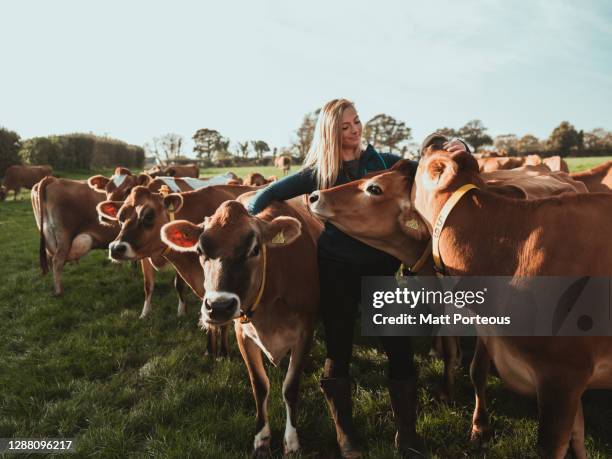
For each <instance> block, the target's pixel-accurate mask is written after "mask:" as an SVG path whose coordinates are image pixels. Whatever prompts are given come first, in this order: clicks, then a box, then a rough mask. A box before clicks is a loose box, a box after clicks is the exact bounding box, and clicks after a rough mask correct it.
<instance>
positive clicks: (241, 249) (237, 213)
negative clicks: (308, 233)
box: [161, 201, 301, 325]
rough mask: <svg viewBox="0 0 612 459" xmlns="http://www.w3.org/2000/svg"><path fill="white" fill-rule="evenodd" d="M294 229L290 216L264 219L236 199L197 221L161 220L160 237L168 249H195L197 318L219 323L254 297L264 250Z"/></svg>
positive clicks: (287, 240) (297, 228) (297, 230)
mask: <svg viewBox="0 0 612 459" xmlns="http://www.w3.org/2000/svg"><path fill="white" fill-rule="evenodd" d="M300 234H301V224H300V222H299V221H298V220H296V219H295V218H292V217H276V218H274V219H272V220H271V221H265V220H263V219H261V218H257V217H253V216H251V215H249V214H248V212H247V211H246V209H245V208H244V206H243V205H242V204H241V203H239V202H238V201H226V202H224V203H223V204H221V206H219V208H218V209H217V211H216V212H215V213H214V214H213V215H212V216H211V217H207V218H206V219H205V220H204V222H203V223H202V224H200V225H194V224H193V223H190V222H187V221H184V220H180V221H175V222H172V223H168V224H166V225H164V227H163V228H162V234H161V237H162V239H163V240H164V242H166V244H168V246H169V247H170V248H172V249H173V250H178V251H185V252H197V253H198V254H199V257H200V263H201V265H202V268H203V269H204V289H205V290H206V295H205V296H204V301H203V303H202V311H201V312H202V317H201V320H202V323H203V324H204V325H220V324H223V323H226V322H228V321H230V320H232V319H236V318H238V317H240V315H241V313H243V312H247V311H248V310H249V309H250V308H251V307H252V305H253V303H254V302H255V301H256V298H257V295H258V293H259V290H260V288H261V286H262V279H263V266H264V257H266V256H267V255H266V254H264V252H267V251H268V250H279V248H282V247H283V246H285V245H286V244H291V243H292V242H293V241H295V240H296V239H297V238H298V237H299V236H300Z"/></svg>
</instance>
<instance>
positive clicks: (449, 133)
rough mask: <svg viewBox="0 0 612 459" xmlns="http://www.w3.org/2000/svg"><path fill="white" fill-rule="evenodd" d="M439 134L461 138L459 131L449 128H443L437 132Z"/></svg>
mask: <svg viewBox="0 0 612 459" xmlns="http://www.w3.org/2000/svg"><path fill="white" fill-rule="evenodd" d="M436 132H437V133H439V134H442V135H445V136H446V137H459V131H457V130H456V129H453V128H449V127H443V128H441V129H437V130H436Z"/></svg>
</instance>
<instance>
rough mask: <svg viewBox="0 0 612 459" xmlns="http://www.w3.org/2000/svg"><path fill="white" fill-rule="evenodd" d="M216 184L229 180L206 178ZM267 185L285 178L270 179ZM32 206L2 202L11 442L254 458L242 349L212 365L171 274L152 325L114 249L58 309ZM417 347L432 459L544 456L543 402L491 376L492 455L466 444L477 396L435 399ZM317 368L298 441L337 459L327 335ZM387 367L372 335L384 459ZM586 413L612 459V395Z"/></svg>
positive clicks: (3, 402) (359, 360) (192, 311)
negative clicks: (327, 392)
mask: <svg viewBox="0 0 612 459" xmlns="http://www.w3.org/2000/svg"><path fill="white" fill-rule="evenodd" d="M598 160H599V161H602V160H603V158H598ZM584 164H586V162H585V160H584V159H581V161H580V162H578V161H576V162H575V163H574V162H573V161H572V167H580V166H582V165H584ZM270 169H274V168H270ZM234 171H236V169H234ZM102 172H103V171H102ZM106 172H108V171H106ZM220 172H223V171H220ZM236 172H238V173H239V175H245V174H246V173H247V172H248V171H244V170H241V171H236ZM209 173H210V175H214V174H215V173H219V170H215V171H210V172H209V171H204V172H203V174H202V175H208V174H209ZM269 174H270V175H271V174H275V173H274V172H267V171H266V172H265V174H264V175H269ZM62 175H63V176H65V177H66V176H70V177H73V178H83V177H86V176H87V175H89V174H79V173H71V174H66V173H63V174H62ZM275 175H279V176H280V175H281V174H279V173H278V172H277V173H276V174H275ZM23 198H25V199H23ZM27 198H28V195H27V193H22V200H21V201H18V202H16V203H15V202H12V200H10V201H7V202H5V203H0V250H1V253H2V263H1V264H0V317H1V318H2V320H0V364H1V367H0V437H16V436H18V437H75V438H76V446H77V457H100V458H107V457H110V458H114V457H117V458H123V457H171V458H208V457H209V458H221V457H222V458H241V457H245V456H246V455H247V454H248V453H249V452H250V448H251V445H252V439H253V435H254V434H255V432H254V428H255V425H254V414H255V406H254V402H253V398H252V393H251V388H250V385H249V383H248V378H247V372H246V370H245V368H244V365H243V363H242V360H241V358H240V355H239V353H238V350H237V348H236V346H235V343H234V342H233V340H232V352H231V356H230V357H229V358H228V359H220V360H212V359H210V358H209V357H206V356H205V355H204V350H205V339H204V336H203V333H202V332H201V331H200V330H199V328H198V327H197V324H196V323H197V319H198V311H199V307H200V304H199V301H198V300H197V298H196V297H195V296H194V295H193V294H190V296H189V297H188V307H187V315H186V316H185V317H183V318H180V319H179V318H177V317H176V315H175V314H176V296H175V294H174V293H173V288H172V286H171V284H172V283H171V280H172V275H171V273H170V272H164V273H161V274H160V275H159V276H158V282H157V286H156V291H155V294H154V311H153V314H152V316H151V317H150V318H149V319H146V320H139V319H138V315H139V313H140V309H141V306H142V300H143V293H142V283H141V280H140V277H141V276H140V273H139V272H138V271H135V270H133V268H131V266H129V265H116V264H112V263H111V262H110V261H109V260H108V259H107V257H106V253H105V252H104V251H96V252H93V253H91V254H89V255H88V256H86V257H85V258H83V259H82V260H81V261H80V262H79V263H78V264H70V265H68V266H67V267H66V269H65V274H64V287H65V291H66V293H65V294H64V296H63V297H62V298H54V297H53V296H52V295H51V278H50V277H49V276H47V277H43V276H41V274H40V270H39V268H38V256H37V253H38V234H37V231H36V227H35V223H34V218H33V216H32V212H31V207H30V203H29V200H27ZM415 341H416V348H417V365H418V367H419V368H420V377H419V383H420V386H419V387H420V388H419V401H420V405H421V411H420V414H419V419H418V425H417V429H418V430H419V432H420V433H421V434H422V435H423V437H424V439H425V440H426V442H427V445H428V448H429V455H430V456H431V457H436V458H463V457H487V458H506V457H508V458H526V457H534V456H535V452H534V450H533V449H532V447H533V445H534V444H535V441H536V429H537V422H536V405H535V402H534V401H532V400H528V399H525V398H523V397H519V396H517V395H514V394H513V393H511V392H509V391H508V390H506V389H504V388H503V385H502V384H501V382H500V381H499V379H497V378H496V377H490V383H489V390H488V394H489V400H490V408H491V414H492V425H493V428H494V436H493V438H492V439H491V441H490V442H489V443H488V444H487V445H486V446H485V447H483V448H476V447H472V446H471V445H470V444H469V443H468V441H467V439H468V432H469V427H470V419H471V412H472V409H473V392H472V389H471V384H470V382H469V378H468V376H467V372H466V371H465V369H464V370H463V371H461V372H460V375H459V377H458V388H457V401H456V402H455V403H453V404H449V405H446V404H442V403H440V402H438V401H436V399H435V397H434V395H433V394H434V389H435V386H436V384H437V383H438V381H439V380H440V377H441V372H442V365H441V363H440V362H439V361H432V360H429V359H428V358H426V354H427V350H428V342H427V341H423V340H415ZM313 358H314V366H313V367H314V368H313V369H312V370H310V371H309V372H307V373H306V374H305V375H304V377H303V380H302V390H301V410H300V417H299V424H298V431H299V433H300V436H301V443H302V447H303V457H310V458H315V457H316V458H319V457H325V458H326V457H334V445H335V434H334V431H333V427H332V424H331V421H330V420H329V417H328V414H327V410H326V407H325V404H324V400H323V397H322V395H321V393H320V391H319V389H318V383H317V381H318V378H319V376H320V372H321V370H320V369H321V366H322V363H323V359H324V347H323V345H322V341H321V338H320V334H319V337H318V338H317V339H316V340H315V346H314V349H313ZM385 360H386V359H385V357H384V354H383V353H382V351H381V350H380V349H379V348H378V347H377V343H376V341H371V340H368V339H365V338H361V339H360V340H359V342H358V344H357V345H356V346H355V350H354V361H353V368H352V372H353V376H354V379H355V381H356V383H357V389H356V395H355V397H354V400H355V418H356V423H357V427H358V430H359V433H360V434H361V436H362V438H364V439H366V445H367V452H368V456H369V457H373V458H386V457H394V453H393V450H392V448H391V447H390V445H391V442H392V438H393V433H394V429H393V422H392V415H391V411H390V408H389V399H388V395H387V391H386V389H385V366H386V362H385ZM267 368H268V372H269V375H270V379H271V385H272V392H271V396H270V402H269V406H270V419H271V427H272V435H273V442H272V446H273V454H274V455H275V456H280V455H281V454H282V435H283V429H284V423H285V409H284V405H283V403H282V397H281V393H280V387H281V382H282V378H283V376H284V371H285V368H286V362H285V365H282V366H281V367H280V368H274V367H272V366H271V365H269V364H268V365H267ZM584 406H585V418H586V432H587V446H588V450H589V454H590V456H591V457H594V458H609V457H612V424H611V423H610V420H611V419H612V394H611V393H610V392H604V391H592V392H589V393H587V394H586V395H585V396H584ZM67 457H74V456H67Z"/></svg>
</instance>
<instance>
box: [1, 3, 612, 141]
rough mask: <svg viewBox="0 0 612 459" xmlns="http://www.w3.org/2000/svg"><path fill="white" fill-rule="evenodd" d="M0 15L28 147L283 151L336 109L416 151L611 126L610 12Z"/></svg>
mask: <svg viewBox="0 0 612 459" xmlns="http://www.w3.org/2000/svg"><path fill="white" fill-rule="evenodd" d="M0 18H2V26H1V27H0V43H2V47H1V50H2V52H1V55H0V59H1V61H0V62H2V66H1V67H0V95H1V97H0V125H3V126H5V127H8V128H10V129H13V130H16V131H17V132H18V133H19V134H20V135H21V136H22V137H24V138H27V137H31V136H36V135H48V134H62V133H67V132H90V131H91V132H94V133H96V134H105V133H106V134H108V135H110V136H113V137H116V138H120V139H123V140H125V141H128V142H130V143H135V144H143V143H144V142H147V141H149V140H150V139H151V138H152V137H154V136H159V135H161V134H164V133H167V132H176V133H178V134H181V135H183V136H185V137H186V138H190V137H191V136H192V135H193V133H194V132H195V131H196V130H197V129H198V128H203V127H206V128H213V129H217V130H219V131H220V132H221V133H222V134H223V135H225V136H228V137H229V138H230V139H231V140H232V145H233V144H234V142H235V141H237V140H245V139H262V140H265V141H267V142H268V143H270V145H272V146H279V147H280V146H284V145H288V144H289V143H290V141H291V139H292V138H293V136H294V132H295V130H296V128H297V127H298V126H299V124H300V122H301V120H302V117H303V116H304V114H305V113H306V112H308V111H312V110H314V109H316V108H317V107H320V106H321V105H322V104H323V103H324V102H325V101H327V100H329V99H332V98H336V97H347V98H349V99H352V100H353V101H355V103H356V104H357V108H358V110H359V111H360V114H361V117H362V118H363V119H364V120H367V119H369V118H371V117H372V116H374V115H376V114H378V113H381V112H384V113H388V114H390V115H392V116H394V117H396V118H398V119H401V120H403V121H405V122H406V123H407V125H408V126H410V127H411V128H412V129H413V137H414V140H416V141H420V140H422V138H423V137H424V136H425V135H427V134H428V133H429V132H431V131H433V130H435V129H436V128H439V127H443V126H449V127H455V128H457V127H460V126H462V125H463V124H465V122H466V121H468V120H470V119H474V118H479V119H481V120H482V121H483V122H484V124H485V126H486V127H488V128H489V133H490V134H492V135H497V134H504V133H509V132H513V133H516V134H518V135H523V134H526V133H531V134H534V135H536V136H538V137H546V136H548V135H549V133H550V132H551V130H552V129H553V128H554V127H555V126H556V125H558V124H559V122H561V121H562V120H569V121H570V122H572V123H573V124H574V125H575V126H576V127H577V128H578V129H585V130H590V129H592V128H595V127H604V128H607V129H612V108H611V106H610V105H611V103H612V3H611V2H609V1H574V2H568V1H546V0H539V1H538V0H531V1H530V0H520V1H506V0H490V1H471V0H467V1H465V0H464V1H452V0H448V1H429V2H424V1H419V2H416V1H408V0H397V1H392V0H377V1H363V2H362V1H351V2H348V1H331V0H309V1H303V2H300V3H298V2H295V1H289V0H278V1H255V0H251V1H222V0H216V1H164V2H161V1H127V0H122V1H115V0H105V1H82V0H74V1H68V0H54V1H43V0H40V1H31V0H19V1H16V0H15V1H11V2H8V1H3V2H1V3H0ZM187 146H188V152H190V150H191V142H189V144H188V145H187Z"/></svg>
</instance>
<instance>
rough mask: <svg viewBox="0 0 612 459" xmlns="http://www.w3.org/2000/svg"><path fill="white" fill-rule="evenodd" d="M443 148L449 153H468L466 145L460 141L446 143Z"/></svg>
mask: <svg viewBox="0 0 612 459" xmlns="http://www.w3.org/2000/svg"><path fill="white" fill-rule="evenodd" d="M443 147H444V149H445V150H446V151H448V152H449V153H459V152H461V151H462V152H465V153H467V152H468V150H467V148H466V147H465V144H464V143H463V142H462V141H461V140H459V139H453V140H451V141H450V142H446V143H445V144H444V145H443Z"/></svg>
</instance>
